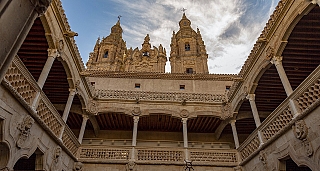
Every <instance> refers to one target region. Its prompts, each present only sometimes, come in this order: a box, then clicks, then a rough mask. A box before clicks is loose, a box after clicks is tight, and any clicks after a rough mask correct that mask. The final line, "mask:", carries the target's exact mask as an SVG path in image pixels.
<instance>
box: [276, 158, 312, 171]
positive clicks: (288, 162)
mask: <svg viewBox="0 0 320 171" xmlns="http://www.w3.org/2000/svg"><path fill="white" fill-rule="evenodd" d="M279 166H280V168H279V170H280V171H311V169H310V168H309V167H308V166H298V165H297V164H296V163H295V162H294V161H293V160H292V159H291V158H288V159H285V160H281V161H280V165H279Z"/></svg>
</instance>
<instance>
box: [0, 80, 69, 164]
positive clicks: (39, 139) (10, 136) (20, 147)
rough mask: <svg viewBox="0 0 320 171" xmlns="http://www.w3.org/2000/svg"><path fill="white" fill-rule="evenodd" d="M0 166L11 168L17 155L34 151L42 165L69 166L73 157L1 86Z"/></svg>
mask: <svg viewBox="0 0 320 171" xmlns="http://www.w3.org/2000/svg"><path fill="white" fill-rule="evenodd" d="M0 120H2V121H1V123H2V124H0V126H2V128H1V129H0V130H4V131H3V132H2V133H3V135H2V139H0V156H1V162H0V170H1V169H5V168H6V167H7V169H9V170H12V169H13V167H14V165H15V163H16V162H17V161H18V160H19V159H20V158H22V157H23V158H28V157H30V156H31V155H32V154H33V153H34V152H35V151H37V152H39V153H41V154H42V155H41V156H42V161H43V162H42V167H43V168H42V169H41V170H54V168H60V170H61V169H63V170H72V168H73V164H74V160H73V159H72V157H71V156H69V155H68V154H67V153H65V152H64V150H63V149H61V147H60V146H59V145H58V144H57V143H56V142H55V141H54V140H53V139H52V138H51V136H50V135H49V134H48V133H47V131H46V130H44V129H43V127H42V126H41V125H40V124H39V123H37V121H35V119H33V118H32V117H31V116H30V115H29V113H28V111H27V110H25V109H24V107H23V106H22V105H21V104H20V103H19V102H18V101H17V100H16V99H15V98H14V97H13V96H12V95H11V93H10V92H8V91H7V90H6V89H5V88H4V87H3V86H0Z"/></svg>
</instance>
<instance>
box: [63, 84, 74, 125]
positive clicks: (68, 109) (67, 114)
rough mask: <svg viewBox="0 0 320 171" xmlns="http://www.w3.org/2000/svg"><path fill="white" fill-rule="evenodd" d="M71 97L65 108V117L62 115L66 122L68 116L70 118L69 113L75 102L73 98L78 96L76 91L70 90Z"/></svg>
mask: <svg viewBox="0 0 320 171" xmlns="http://www.w3.org/2000/svg"><path fill="white" fill-rule="evenodd" d="M69 92H70V93H69V97H68V101H67V104H66V106H65V107H64V111H63V115H62V119H63V121H64V122H67V119H68V116H69V112H70V108H71V105H72V102H73V98H74V95H75V94H76V89H69Z"/></svg>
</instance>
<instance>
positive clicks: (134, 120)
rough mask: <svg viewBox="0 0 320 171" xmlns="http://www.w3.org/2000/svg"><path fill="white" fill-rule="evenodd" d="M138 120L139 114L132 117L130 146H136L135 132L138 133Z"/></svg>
mask: <svg viewBox="0 0 320 171" xmlns="http://www.w3.org/2000/svg"><path fill="white" fill-rule="evenodd" d="M138 122H139V116H134V117H133V132H132V146H133V147H135V146H137V134H138Z"/></svg>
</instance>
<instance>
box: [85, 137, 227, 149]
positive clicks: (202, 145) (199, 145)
mask: <svg viewBox="0 0 320 171" xmlns="http://www.w3.org/2000/svg"><path fill="white" fill-rule="evenodd" d="M131 144H132V140H131V139H102V138H84V139H83V140H82V145H85V146H87V145H88V146H101V145H103V146H109V147H131ZM137 147H160V148H164V147H169V148H181V147H183V141H171V140H140V139H138V140H137ZM188 147H189V149H195V148H196V149H215V150H216V149H232V143H230V142H199V141H188Z"/></svg>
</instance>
